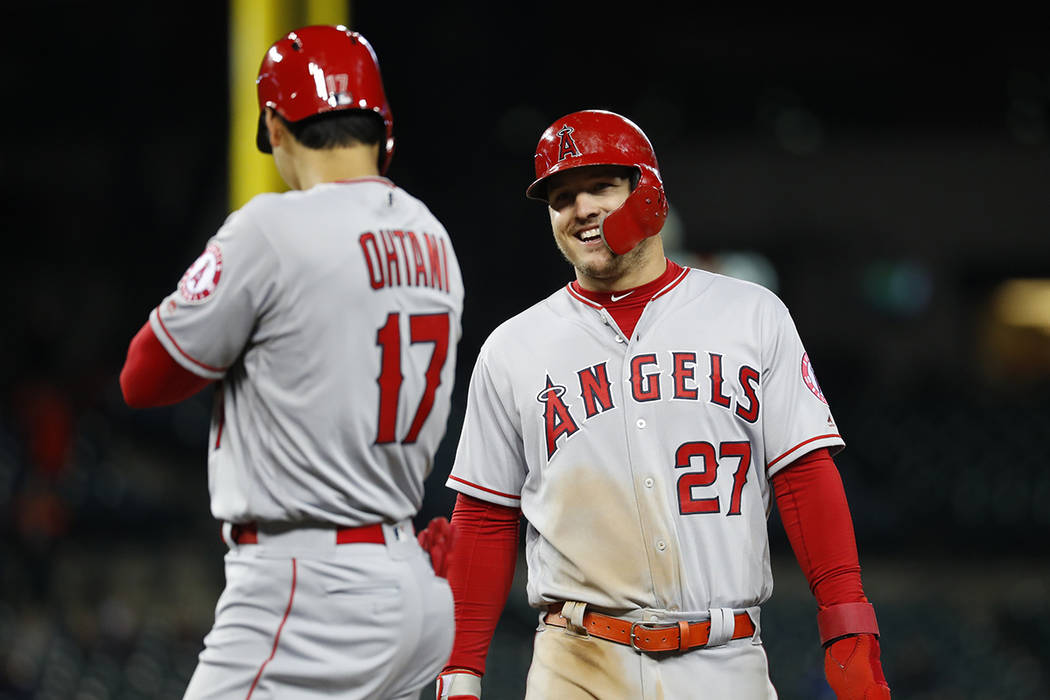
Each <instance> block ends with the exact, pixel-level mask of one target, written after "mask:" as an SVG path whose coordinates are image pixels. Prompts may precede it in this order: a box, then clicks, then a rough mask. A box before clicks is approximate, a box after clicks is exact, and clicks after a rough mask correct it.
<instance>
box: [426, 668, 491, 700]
mask: <svg viewBox="0 0 1050 700" xmlns="http://www.w3.org/2000/svg"><path fill="white" fill-rule="evenodd" d="M435 697H436V698H437V700H481V676H479V675H478V674H476V673H474V672H473V671H469V670H467V669H465V668H454V669H452V670H449V671H444V672H442V673H441V675H439V676H438V677H437V694H436V695H435Z"/></svg>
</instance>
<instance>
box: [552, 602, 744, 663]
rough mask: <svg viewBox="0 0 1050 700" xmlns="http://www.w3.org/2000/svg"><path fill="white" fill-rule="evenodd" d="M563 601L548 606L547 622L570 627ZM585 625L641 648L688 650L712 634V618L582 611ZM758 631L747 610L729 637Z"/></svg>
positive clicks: (595, 633)
mask: <svg viewBox="0 0 1050 700" xmlns="http://www.w3.org/2000/svg"><path fill="white" fill-rule="evenodd" d="M561 608H562V604H561V603H558V604H556V605H552V606H550V608H549V612H548V613H547V615H546V617H544V618H543V620H544V622H546V623H547V624H548V625H554V626H555V627H567V626H568V624H567V620H566V619H565V618H564V617H563V616H562V614H561ZM583 627H584V629H586V630H587V632H588V633H589V634H590V635H591V636H594V637H598V638H599V639H605V640H608V641H610V642H616V643H617V644H626V645H627V646H629V647H631V648H633V649H636V650H638V651H645V652H665V651H688V650H689V649H695V648H696V647H702V646H704V645H705V644H707V640H708V639H709V638H710V636H711V621H710V620H704V621H703V622H686V621H684V620H683V621H682V622H671V623H649V622H630V621H628V620H621V619H620V618H618V617H610V616H608V615H602V614H600V613H595V612H586V611H584V613H583ZM754 633H755V623H753V622H752V621H751V616H750V615H748V614H747V613H746V612H740V613H737V614H736V615H734V616H733V636H732V637H730V639H743V638H745V637H750V636H752V635H753V634H754Z"/></svg>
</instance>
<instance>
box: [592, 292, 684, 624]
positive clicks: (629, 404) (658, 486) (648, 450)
mask: <svg viewBox="0 0 1050 700" xmlns="http://www.w3.org/2000/svg"><path fill="white" fill-rule="evenodd" d="M651 303H652V302H651V301H650V303H649V304H646V307H645V309H644V310H643V311H642V315H641V317H640V318H639V319H638V324H636V326H635V332H634V334H633V336H632V337H630V338H628V337H627V336H626V335H625V334H624V333H623V332H622V331H621V330H620V328H619V326H618V325H617V324H616V321H615V320H614V319H613V318H612V316H611V315H610V314H609V312H608V311H606V310H605V309H604V308H600V309H599V310H598V311H599V316H600V317H601V318H602V321H603V322H604V323H605V324H606V325H607V326H609V328H610V330H612V331H613V332H614V333H615V334H616V342H617V343H620V344H621V345H622V347H623V356H622V359H621V365H620V380H621V382H622V384H621V386H622V387H623V392H624V399H625V400H624V401H623V407H624V410H623V418H624V434H625V435H626V437H627V440H626V442H627V455H626V467H627V469H628V471H629V473H630V479H631V484H632V486H633V487H634V499H635V504H636V507H637V508H638V516H639V521H640V523H641V528H642V540H643V542H645V546H646V558H647V560H648V562H649V576H650V580H651V591H652V596H653V597H652V601H651V607H653V608H656V609H664V610H676V609H677V605H676V603H675V601H678V600H680V598H681V595H680V592H679V591H680V587H679V581H680V577H681V570H680V562H679V554H678V552H677V548H678V542H677V537H676V536H675V528H674V526H673V523H671V522H670V521H669V520H668V513H669V511H668V506H667V505H666V503H665V502H664V500H663V499H665V498H666V495H665V494H666V491H665V489H666V488H668V486H667V481H666V479H665V478H664V472H665V466H666V465H663V464H660V463H659V459H660V458H661V457H662V456H663V455H664V454H665V453H666V446H665V445H662V444H661V441H660V439H659V430H658V423H657V421H656V414H657V413H658V412H659V403H660V401H661V398H662V396H657V398H655V399H648V400H644V399H643V400H639V399H638V397H636V396H632V394H633V392H634V383H633V381H632V367H631V364H632V363H631V359H632V357H633V356H634V353H635V350H636V349H638V343H637V342H636V339H637V338H638V337H639V333H638V330H637V329H638V327H639V326H640V325H641V324H642V321H643V319H645V316H646V312H647V311H649V307H650V304H651ZM649 381H650V382H656V383H657V384H656V386H657V387H659V382H660V374H659V373H655V374H654V375H653V376H652V378H651V379H650V380H649Z"/></svg>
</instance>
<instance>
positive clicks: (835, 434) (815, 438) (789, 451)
mask: <svg viewBox="0 0 1050 700" xmlns="http://www.w3.org/2000/svg"><path fill="white" fill-rule="evenodd" d="M827 438H839V439H840V440H841V439H842V436H841V435H839V434H838V433H828V434H827V435H817V436H816V437H811V438H810V439H809V440H803V441H802V442H800V443H798V444H797V445H795V446H794V447H792V448H791V449H790V450H788V451H787V452H785V453H784V454H782V455H780V456H779V457H777V458H776V459H774V460H772V461H771V462H770V463H769V464H767V465H766V469H767V470H768V469H769V468H770V467H772V466H773V465H774V464H776V463H777V462H779V461H780V460H782V459H784V458H785V457H787V456H788V455H789V454H791V453H793V452H796V451H798V448H800V447H805V446H806V445H808V444H809V443H811V442H815V441H817V440H826V439H827ZM829 457H830V455H829Z"/></svg>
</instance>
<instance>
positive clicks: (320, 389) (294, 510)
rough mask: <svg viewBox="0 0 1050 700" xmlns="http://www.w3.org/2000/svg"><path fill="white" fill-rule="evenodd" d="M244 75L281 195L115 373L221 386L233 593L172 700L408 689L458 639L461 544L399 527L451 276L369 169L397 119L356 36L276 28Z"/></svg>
mask: <svg viewBox="0 0 1050 700" xmlns="http://www.w3.org/2000/svg"><path fill="white" fill-rule="evenodd" d="M256 82H257V88H258V96H259V126H258V130H257V132H256V134H255V138H256V143H257V145H258V147H259V149H260V150H262V151H263V152H266V153H272V154H273V158H274V162H275V165H276V167H277V170H278V171H279V172H280V174H281V176H282V178H284V180H285V182H286V183H287V184H288V186H289V187H290V188H291V190H292V191H290V192H284V193H280V194H274V193H267V194H262V195H259V196H257V197H255V198H253V199H252V200H251V201H249V202H248V203H247V204H245V205H244V206H243V207H241V208H240V209H239V210H238V211H236V212H234V213H233V214H231V215H230V216H229V217H228V218H227V220H226V221H225V223H223V225H222V226H221V227H220V228H219V230H218V232H217V233H216V234H215V235H214V236H213V237H212V238H211V239H210V240H209V241H208V242H207V244H206V246H205V250H204V252H203V253H202V254H201V256H200V257H199V258H198V259H197V260H196V261H195V262H193V263H192V264H191V265H190V267H189V269H188V270H187V271H186V274H185V275H184V276H183V278H182V280H181V281H180V282H179V284H178V286H177V288H176V289H175V290H174V291H173V292H172V293H171V294H170V295H168V296H167V297H165V298H164V299H163V300H162V301H161V303H160V304H159V305H158V306H157V307H156V308H154V309H153V311H152V312H151V313H150V314H149V320H148V321H147V322H146V323H145V324H144V326H143V327H142V329H141V330H140V331H139V333H138V334H137V335H136V336H135V338H134V339H133V340H132V342H131V345H130V347H129V349H128V357H127V361H126V362H125V366H124V369H123V371H122V372H121V377H120V382H121V388H122V390H123V391H124V397H125V400H126V401H127V402H128V404H129V405H131V406H133V407H136V408H140V407H147V406H160V405H165V404H171V403H176V402H178V401H182V400H184V399H186V398H188V397H190V396H192V395H193V394H195V393H197V392H199V391H200V390H201V389H203V388H204V387H205V386H207V385H209V384H211V383H212V382H215V383H216V387H215V403H214V405H215V409H214V412H213V417H212V429H211V432H210V435H209V436H208V442H207V445H208V485H209V495H210V498H211V512H212V515H213V516H214V517H215V518H216V519H217V520H218V521H220V523H221V526H220V529H221V533H222V537H223V541H225V543H226V544H227V546H228V548H229V551H228V552H227V553H226V558H225V560H226V588H225V590H224V591H223V593H222V596H221V598H220V599H219V603H218V605H217V606H216V609H215V621H214V624H213V626H212V629H211V631H210V632H209V634H208V635H207V636H206V637H205V639H204V649H203V651H202V652H201V654H200V658H199V660H198V664H197V668H196V670H195V671H194V674H193V677H192V678H191V679H190V683H189V686H188V687H187V689H186V693H185V698H187V700H204V699H208V700H233V699H235V698H236V699H237V700H245V699H248V700H251V698H303V699H306V698H322V697H325V698H329V697H334V696H338V697H340V698H346V699H354V698H356V699H358V700H372V699H373V698H400V699H407V698H415V697H418V695H419V690H420V688H421V687H423V686H424V685H426V684H428V683H429V682H430V681H431V680H433V678H434V677H435V676H436V675H437V674H438V672H439V671H440V670H441V668H442V665H443V664H444V662H445V660H446V659H447V658H448V654H449V650H450V649H451V642H452V626H453V617H452V614H453V611H452V594H451V591H450V589H449V586H448V584H447V582H446V581H445V579H444V578H443V576H444V568H445V551H446V550H447V549H448V548H449V547H451V546H452V541H453V534H454V533H453V532H452V530H451V528H450V526H449V524H448V522H447V521H446V520H444V519H439V518H435V519H433V520H432V521H431V523H430V524H429V526H428V527H427V528H425V529H424V530H423V531H422V532H421V533H419V534H418V536H417V535H416V534H415V533H414V532H413V518H414V517H415V516H416V515H417V514H418V512H419V509H420V507H421V505H422V500H423V483H424V480H425V479H426V477H427V475H428V474H429V472H430V470H431V468H432V465H433V462H434V455H435V452H436V450H437V447H438V444H439V443H440V441H441V439H442V437H443V435H444V433H445V429H446V421H447V419H448V415H449V410H450V404H451V394H452V386H453V383H454V379H455V366H456V345H457V343H458V341H459V337H460V319H461V316H462V311H463V280H462V275H461V274H460V270H459V263H458V262H457V258H456V253H455V250H454V248H453V245H452V239H451V237H450V236H449V234H448V232H447V231H446V230H445V228H444V226H443V225H442V224H441V222H440V221H438V220H437V219H436V218H435V217H434V215H433V214H432V213H431V212H430V210H429V209H428V208H427V206H426V205H425V204H424V203H423V202H421V201H420V200H419V199H417V198H415V197H413V196H412V195H410V194H409V193H408V192H406V191H404V190H402V189H401V188H399V187H398V186H396V185H395V184H394V183H393V182H392V181H390V180H389V179H387V178H386V177H383V174H384V173H385V172H386V169H387V167H388V166H389V164H390V158H391V155H392V154H393V147H394V139H393V119H392V117H391V112H390V106H389V105H388V104H387V99H386V93H385V91H384V88H383V82H382V80H381V78H380V74H379V64H378V62H377V59H376V55H375V52H374V51H373V50H372V47H371V46H370V45H369V43H368V42H367V41H366V40H365V38H364V37H363V36H361V35H360V34H358V33H356V32H352V31H350V30H348V29H347V28H346V27H341V26H339V27H334V26H310V27H303V28H300V29H296V30H294V31H292V32H289V33H288V34H287V35H285V36H284V37H281V38H280V39H278V40H277V41H276V42H274V44H273V45H272V46H271V47H270V48H269V50H267V52H266V54H265V56H264V58H263V60H262V64H261V66H260V69H259V74H258V78H257V81H256Z"/></svg>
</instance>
